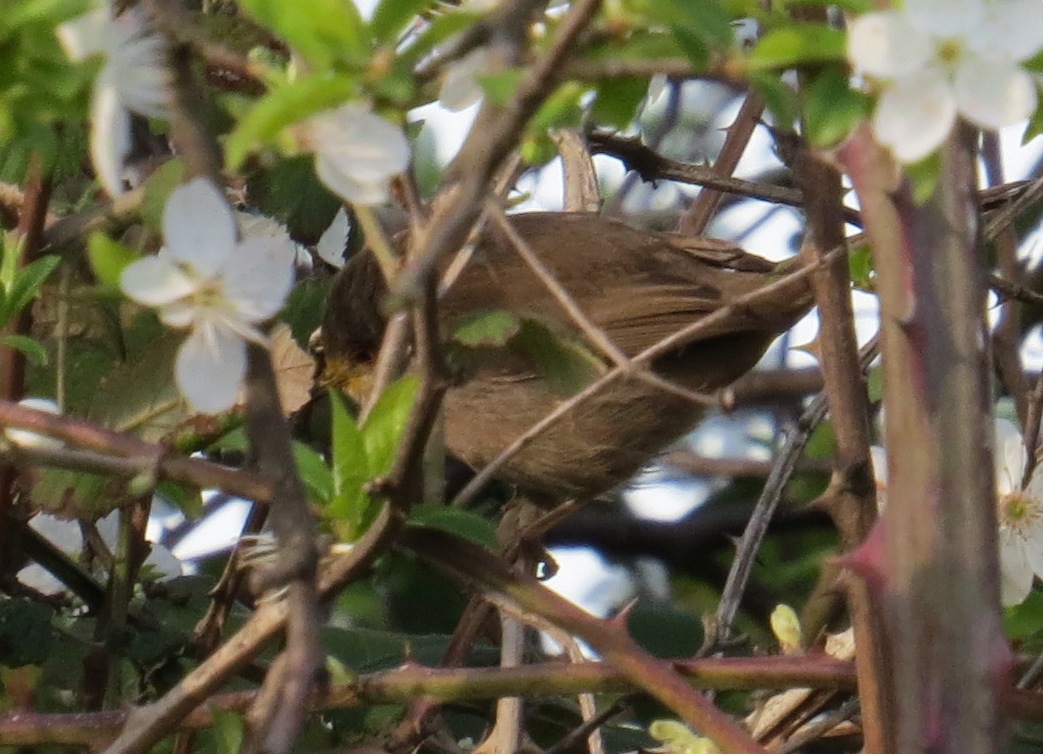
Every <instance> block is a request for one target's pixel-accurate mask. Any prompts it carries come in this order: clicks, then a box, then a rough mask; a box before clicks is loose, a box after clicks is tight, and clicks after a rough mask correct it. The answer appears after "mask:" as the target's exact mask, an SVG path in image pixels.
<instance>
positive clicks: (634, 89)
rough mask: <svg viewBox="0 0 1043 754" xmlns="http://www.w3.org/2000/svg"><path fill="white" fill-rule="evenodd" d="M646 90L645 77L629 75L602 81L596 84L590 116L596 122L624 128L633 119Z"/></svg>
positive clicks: (646, 80) (646, 82)
mask: <svg viewBox="0 0 1043 754" xmlns="http://www.w3.org/2000/svg"><path fill="white" fill-rule="evenodd" d="M647 91H648V79H645V78H638V77H634V76H630V77H627V78H621V79H613V80H612V81H606V82H603V83H602V84H601V85H600V86H598V91H597V99H595V100H594V107H593V108H592V109H591V112H590V117H591V119H592V120H593V121H594V122H596V123H603V124H605V125H609V126H615V127H616V128H625V127H626V126H628V125H630V122H631V121H632V120H633V119H634V114H635V113H636V112H637V107H638V105H640V104H641V101H642V100H643V99H644V98H645V93H646V92H647Z"/></svg>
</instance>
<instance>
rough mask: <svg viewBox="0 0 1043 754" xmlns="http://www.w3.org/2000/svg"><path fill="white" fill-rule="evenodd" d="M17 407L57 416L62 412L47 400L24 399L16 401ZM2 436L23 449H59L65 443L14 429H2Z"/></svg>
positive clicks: (55, 404) (53, 438)
mask: <svg viewBox="0 0 1043 754" xmlns="http://www.w3.org/2000/svg"><path fill="white" fill-rule="evenodd" d="M18 405H19V406H25V407H26V408H32V409H36V410H37V411H44V412H46V413H48V414H54V415H56V416H57V415H58V414H60V413H61V412H62V410H61V408H59V407H58V404H57V403H55V402H54V401H52V400H50V399H49V398H24V399H22V400H20V401H18ZM4 435H5V436H6V437H7V439H8V440H10V441H11V442H13V443H14V444H15V445H20V446H22V447H23V448H52V449H53V448H60V447H62V446H63V445H64V444H65V443H63V442H62V441H61V440H59V439H57V438H55V437H48V436H47V435H40V434H37V433H36V432H31V431H29V430H28V429H14V428H13V427H6V428H4Z"/></svg>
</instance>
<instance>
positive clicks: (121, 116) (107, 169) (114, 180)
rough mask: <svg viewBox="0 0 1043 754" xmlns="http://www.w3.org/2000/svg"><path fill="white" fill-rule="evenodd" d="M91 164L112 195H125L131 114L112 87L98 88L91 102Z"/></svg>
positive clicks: (102, 183)
mask: <svg viewBox="0 0 1043 754" xmlns="http://www.w3.org/2000/svg"><path fill="white" fill-rule="evenodd" d="M90 148H91V162H92V163H93V164H94V171H95V172H96V173H97V174H98V180H99V181H100V182H101V185H102V186H103V187H104V188H105V190H106V191H107V192H108V193H109V196H119V195H120V194H122V193H123V161H124V160H125V159H126V157H127V154H128V153H129V152H130V113H128V112H127V109H126V108H125V107H124V106H123V102H122V101H120V98H119V93H118V92H117V91H116V90H115V88H113V87H111V86H103V85H99V86H96V87H95V89H94V96H93V97H92V98H91V136H90Z"/></svg>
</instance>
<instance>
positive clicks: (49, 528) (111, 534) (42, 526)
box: [18, 511, 182, 594]
mask: <svg viewBox="0 0 1043 754" xmlns="http://www.w3.org/2000/svg"><path fill="white" fill-rule="evenodd" d="M29 526H31V527H33V528H34V529H35V530H36V531H37V533H39V534H41V535H43V537H44V538H46V539H47V540H48V541H49V542H50V543H51V544H52V545H54V546H55V547H57V548H58V549H59V550H61V551H62V552H64V553H66V554H67V555H72V556H76V555H78V554H79V552H80V550H81V549H82V548H83V534H82V532H81V530H80V525H79V524H78V523H77V522H76V521H67V520H65V519H61V518H56V517H55V516H52V515H50V514H48V513H37V514H36V515H35V516H33V518H32V520H31V521H29ZM97 529H98V533H99V534H100V535H101V538H102V540H103V541H104V542H105V544H107V545H108V546H109V548H113V547H114V546H115V544H116V539H117V536H118V529H119V511H112V512H111V513H109V515H107V516H105V518H103V519H100V520H99V521H98V523H97ZM143 565H144V566H146V567H147V568H149V569H151V570H152V572H153V573H154V574H157V575H158V580H159V581H165V580H167V579H172V578H175V577H177V576H180V575H181V573H182V568H181V561H179V560H178V559H177V558H175V557H174V556H173V555H172V554H171V552H170V550H168V549H167V548H166V547H163V546H162V545H159V544H153V545H152V549H151V552H149V555H148V557H147V558H146V559H145V562H144V564H143ZM18 580H19V581H20V582H22V583H23V584H25V585H26V586H28V587H30V588H32V589H35V590H36V591H38V592H41V593H42V594H60V593H61V592H63V591H65V585H64V584H63V583H62V582H60V581H59V580H58V579H56V578H55V577H54V576H52V575H51V573H50V571H48V570H47V569H45V568H44V567H43V566H40V565H37V564H35V563H33V564H31V565H27V566H26V567H25V568H23V569H22V570H20V571H19V572H18Z"/></svg>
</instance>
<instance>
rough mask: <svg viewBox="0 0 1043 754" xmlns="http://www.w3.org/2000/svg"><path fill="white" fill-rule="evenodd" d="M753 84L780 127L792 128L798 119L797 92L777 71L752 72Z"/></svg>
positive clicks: (751, 84)
mask: <svg viewBox="0 0 1043 754" xmlns="http://www.w3.org/2000/svg"><path fill="white" fill-rule="evenodd" d="M750 86H752V87H753V88H754V89H755V90H756V91H757V94H759V95H760V97H761V99H762V100H764V104H765V106H766V107H767V108H768V110H770V111H771V114H772V115H773V116H774V118H775V125H776V126H777V127H779V128H786V129H789V128H792V126H793V124H794V123H795V122H796V120H797V93H796V92H794V91H793V87H791V86H790V85H789V84H787V83H786V82H785V81H783V80H782V79H780V78H779V76H778V74H775V73H757V72H751V73H750Z"/></svg>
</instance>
